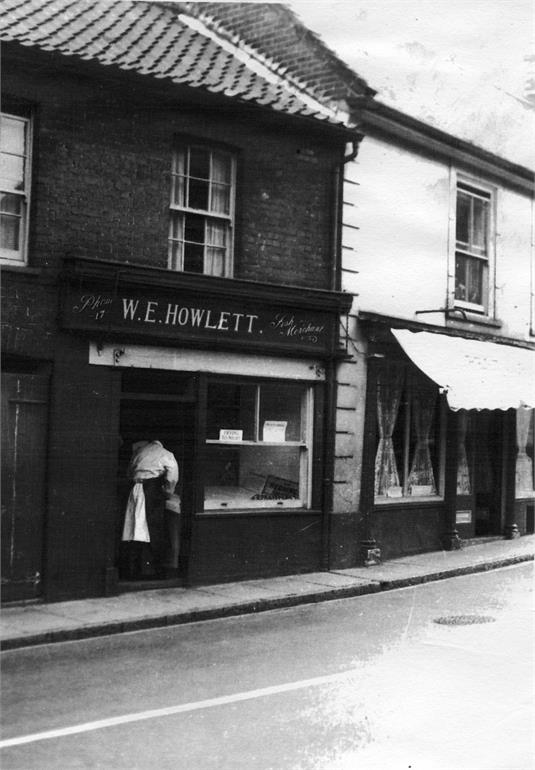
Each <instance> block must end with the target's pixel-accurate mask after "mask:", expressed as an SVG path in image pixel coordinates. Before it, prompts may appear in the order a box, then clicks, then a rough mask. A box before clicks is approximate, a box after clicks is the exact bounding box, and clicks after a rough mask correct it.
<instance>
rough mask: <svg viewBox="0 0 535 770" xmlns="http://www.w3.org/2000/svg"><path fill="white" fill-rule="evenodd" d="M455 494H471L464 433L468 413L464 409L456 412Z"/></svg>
mask: <svg viewBox="0 0 535 770" xmlns="http://www.w3.org/2000/svg"><path fill="white" fill-rule="evenodd" d="M457 420H458V423H457V425H458V428H457V494H458V495H471V494H472V485H471V483H470V468H469V466H468V456H467V454H466V433H467V430H468V413H467V412H466V411H465V410H464V409H460V410H459V411H458V412H457Z"/></svg>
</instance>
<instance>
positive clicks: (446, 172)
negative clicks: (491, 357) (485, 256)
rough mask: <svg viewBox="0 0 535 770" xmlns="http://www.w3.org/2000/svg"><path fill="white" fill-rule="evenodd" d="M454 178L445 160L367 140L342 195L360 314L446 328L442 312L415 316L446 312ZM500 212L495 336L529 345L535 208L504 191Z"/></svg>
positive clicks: (347, 284)
mask: <svg viewBox="0 0 535 770" xmlns="http://www.w3.org/2000/svg"><path fill="white" fill-rule="evenodd" d="M453 171H454V170H453ZM451 176H452V170H450V167H449V166H448V164H447V163H446V162H443V161H439V160H433V159H429V158H426V157H424V156H423V155H421V154H418V153H417V152H415V151H413V150H410V149H402V148H400V147H397V146H395V145H394V144H392V143H389V142H386V141H383V140H380V139H376V138H371V137H366V138H365V139H364V140H363V142H362V144H361V146H360V150H359V154H358V157H357V159H356V160H355V161H353V162H351V163H348V164H347V166H346V178H347V180H348V183H347V184H346V185H345V190H344V201H345V206H344V228H343V247H344V248H343V250H342V251H343V257H342V260H343V262H342V265H343V268H346V270H344V272H343V283H344V288H345V289H346V290H347V291H351V292H354V293H356V294H358V297H357V299H356V303H355V308H354V309H355V310H356V311H357V310H364V311H372V312H375V313H381V314H384V315H389V316H395V317H399V318H404V319H408V320H412V321H422V322H425V323H433V324H437V325H439V326H443V325H444V323H445V315H444V313H441V314H438V313H437V314H425V315H416V314H415V312H416V311H417V310H429V309H438V308H444V307H445V303H446V299H447V291H448V255H449V250H450V244H449V223H450V218H451V217H453V216H454V213H455V211H454V201H453V200H452V195H451V194H450V186H451ZM480 181H482V182H485V181H487V180H484V179H481V180H480ZM351 182H357V183H358V184H352V183H351ZM496 211H497V220H496V224H497V228H496V229H497V237H496V274H495V284H496V296H495V301H496V317H497V318H498V319H499V320H500V321H501V322H502V327H501V329H500V330H496V333H498V334H502V335H504V336H508V337H516V338H520V339H525V340H528V339H530V335H529V328H530V320H533V319H530V295H531V293H532V292H533V285H532V281H533V278H532V272H533V271H532V268H531V260H532V254H531V237H532V224H531V218H532V203H531V201H530V199H529V198H528V197H527V196H524V195H521V194H518V193H515V192H513V191H511V190H508V189H505V188H499V189H498V191H497V209H496ZM356 228H358V229H356ZM349 271H358V273H354V272H349ZM450 288H451V284H450ZM531 339H532V340H533V337H531Z"/></svg>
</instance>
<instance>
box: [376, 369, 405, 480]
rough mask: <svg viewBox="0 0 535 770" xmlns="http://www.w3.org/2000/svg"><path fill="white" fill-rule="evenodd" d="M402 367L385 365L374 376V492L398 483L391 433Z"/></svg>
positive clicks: (398, 397)
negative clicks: (376, 436)
mask: <svg viewBox="0 0 535 770" xmlns="http://www.w3.org/2000/svg"><path fill="white" fill-rule="evenodd" d="M403 374H404V372H403V370H402V369H386V370H383V371H382V372H380V374H379V376H378V378H377V422H378V427H379V445H378V447H377V454H376V456H375V494H376V495H386V493H387V491H388V490H389V489H390V488H391V487H398V486H399V474H398V469H397V464H396V456H395V453H394V444H393V441H392V434H393V432H394V426H395V424H396V418H397V416H398V411H399V403H400V400H401V391H402V388H403Z"/></svg>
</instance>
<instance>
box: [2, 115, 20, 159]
mask: <svg viewBox="0 0 535 770" xmlns="http://www.w3.org/2000/svg"><path fill="white" fill-rule="evenodd" d="M0 135H1V140H2V142H1V147H2V151H4V152H10V153H13V154H15V155H24V152H25V145H26V121H25V120H20V119H17V118H10V117H8V116H7V115H2V121H1V124H0Z"/></svg>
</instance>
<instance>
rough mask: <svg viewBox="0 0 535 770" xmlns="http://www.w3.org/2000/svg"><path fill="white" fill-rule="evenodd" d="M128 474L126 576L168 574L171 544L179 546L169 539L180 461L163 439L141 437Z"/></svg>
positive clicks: (125, 535) (147, 576)
mask: <svg viewBox="0 0 535 770" xmlns="http://www.w3.org/2000/svg"><path fill="white" fill-rule="evenodd" d="M126 475H127V477H128V479H129V480H130V481H131V482H132V488H131V489H130V494H129V496H128V502H127V504H126V512H125V517H124V526H123V534H122V541H123V544H124V547H125V553H124V557H125V558H124V559H123V565H124V575H123V577H126V578H129V579H131V580H135V579H150V578H154V579H161V578H164V577H165V567H166V566H168V561H167V560H168V559H169V550H170V545H171V550H172V551H173V552H174V550H175V549H174V548H173V544H172V543H171V544H170V542H169V539H170V538H169V532H170V528H169V523H168V521H167V518H168V513H167V511H166V503H167V501H169V500H173V499H174V500H176V495H175V494H174V492H175V488H176V485H177V482H178V475H179V471H178V463H177V461H176V459H175V456H174V455H173V453H172V452H169V451H168V450H167V449H165V447H164V446H163V444H162V443H161V441H158V440H157V439H152V440H150V441H138V442H136V443H135V444H133V445H132V457H131V458H130V463H129V465H128V470H127V474H126ZM175 507H176V506H175ZM175 515H176V514H175ZM177 555H178V554H176V556H177ZM166 561H167V563H166ZM175 566H176V565H175Z"/></svg>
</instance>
